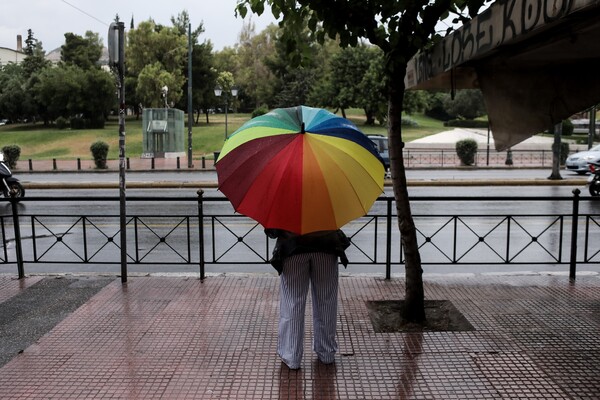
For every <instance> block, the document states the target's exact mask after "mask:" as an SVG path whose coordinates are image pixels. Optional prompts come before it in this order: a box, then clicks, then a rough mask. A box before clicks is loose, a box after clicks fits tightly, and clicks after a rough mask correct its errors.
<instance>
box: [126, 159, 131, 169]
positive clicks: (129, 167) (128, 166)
mask: <svg viewBox="0 0 600 400" xmlns="http://www.w3.org/2000/svg"><path fill="white" fill-rule="evenodd" d="M127 169H131V164H129V157H127Z"/></svg>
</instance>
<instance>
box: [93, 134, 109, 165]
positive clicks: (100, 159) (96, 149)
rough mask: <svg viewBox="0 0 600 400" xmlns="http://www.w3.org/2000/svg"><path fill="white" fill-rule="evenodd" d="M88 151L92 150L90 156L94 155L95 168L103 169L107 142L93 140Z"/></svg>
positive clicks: (106, 153) (106, 156)
mask: <svg viewBox="0 0 600 400" xmlns="http://www.w3.org/2000/svg"><path fill="white" fill-rule="evenodd" d="M90 151H91V152H92V157H94V164H96V168H98V169H105V168H106V160H107V158H108V144H107V143H106V142H102V141H97V142H94V143H92V145H91V146H90Z"/></svg>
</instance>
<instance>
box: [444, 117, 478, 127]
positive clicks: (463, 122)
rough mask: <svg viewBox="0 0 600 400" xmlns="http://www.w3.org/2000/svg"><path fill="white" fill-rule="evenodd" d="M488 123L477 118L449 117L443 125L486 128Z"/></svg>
mask: <svg viewBox="0 0 600 400" xmlns="http://www.w3.org/2000/svg"><path fill="white" fill-rule="evenodd" d="M488 125H489V122H488V121H483V120H479V119H451V120H450V121H446V122H444V126H456V127H459V128H487V127H488Z"/></svg>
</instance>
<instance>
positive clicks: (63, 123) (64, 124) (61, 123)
mask: <svg viewBox="0 0 600 400" xmlns="http://www.w3.org/2000/svg"><path fill="white" fill-rule="evenodd" d="M54 123H55V124H56V127H57V128H58V129H67V128H68V127H69V120H68V119H66V118H65V117H58V118H56V121H54Z"/></svg>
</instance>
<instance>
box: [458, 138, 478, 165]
mask: <svg viewBox="0 0 600 400" xmlns="http://www.w3.org/2000/svg"><path fill="white" fill-rule="evenodd" d="M456 154H457V155H458V158H459V159H460V161H461V164H462V165H473V163H474V162H475V155H476V154H477V142H476V141H475V140H473V139H462V140H459V141H458V142H456Z"/></svg>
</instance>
